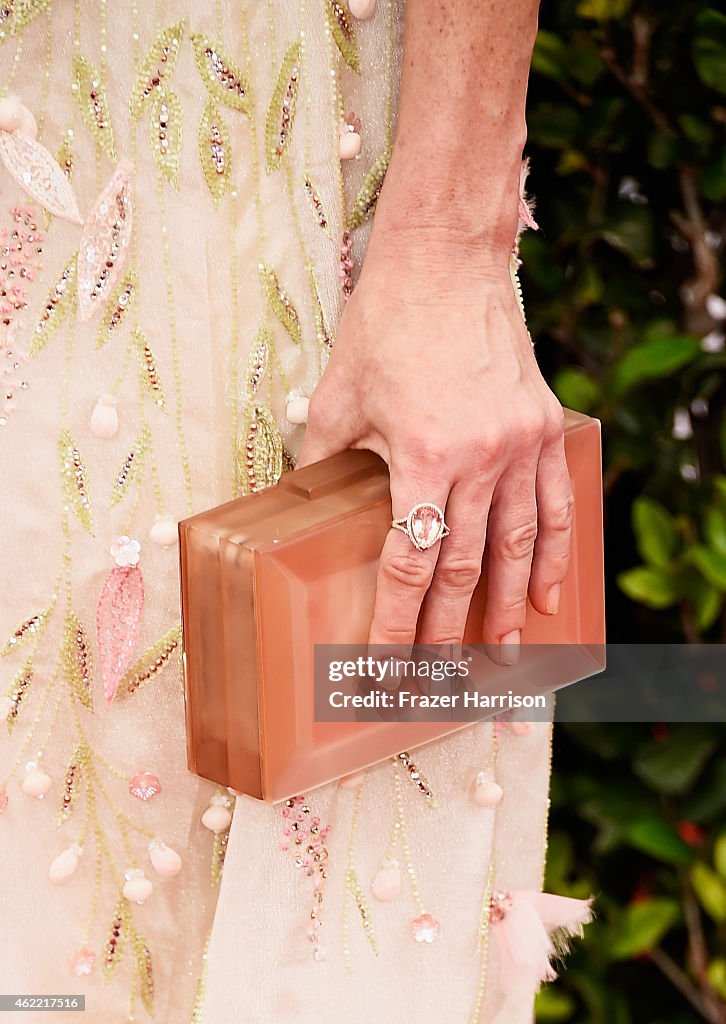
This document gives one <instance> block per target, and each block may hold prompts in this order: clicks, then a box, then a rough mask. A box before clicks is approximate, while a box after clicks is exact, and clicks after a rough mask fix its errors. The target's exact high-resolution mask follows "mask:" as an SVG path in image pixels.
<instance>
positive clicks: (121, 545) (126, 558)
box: [109, 534, 141, 567]
mask: <svg viewBox="0 0 726 1024" xmlns="http://www.w3.org/2000/svg"><path fill="white" fill-rule="evenodd" d="M109 551H110V552H111V557H112V558H113V560H114V562H115V563H116V565H118V566H121V567H123V566H129V565H138V564H139V558H140V557H141V545H140V544H139V542H138V541H137V540H133V539H132V538H131V537H127V536H126V535H125V534H124V535H123V536H121V537H117V538H116V540H115V541H114V542H113V544H112V545H111V547H110V548H109Z"/></svg>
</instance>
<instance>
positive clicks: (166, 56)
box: [129, 21, 184, 121]
mask: <svg viewBox="0 0 726 1024" xmlns="http://www.w3.org/2000/svg"><path fill="white" fill-rule="evenodd" d="M183 35H184V22H183V21H178V22H177V23H176V25H170V26H169V28H165V29H163V30H162V31H161V32H159V34H158V35H157V37H156V39H155V40H154V42H153V43H152V44H151V47H150V49H149V51H148V53H147V54H146V56H145V57H144V62H143V64H142V65H141V69H140V70H139V73H138V75H137V77H136V81H135V82H134V86H133V89H132V90H131V101H130V104H129V109H130V112H131V120H132V121H138V120H139V119H140V118H141V115H142V114H143V113H144V111H145V110H146V107H147V105H148V103H149V99H150V97H151V96H152V95H153V94H154V93H155V92H156V90H157V89H159V88H160V87H161V86H162V84H164V83H165V81H166V80H167V79H169V78H171V76H172V74H173V72H174V68H175V67H176V62H177V57H178V56H179V47H180V45H181V41H182V36H183Z"/></svg>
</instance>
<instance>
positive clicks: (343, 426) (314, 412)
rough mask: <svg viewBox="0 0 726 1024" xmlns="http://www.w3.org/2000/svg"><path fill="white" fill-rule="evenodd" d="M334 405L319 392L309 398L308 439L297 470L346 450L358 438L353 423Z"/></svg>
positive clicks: (302, 449)
mask: <svg viewBox="0 0 726 1024" xmlns="http://www.w3.org/2000/svg"><path fill="white" fill-rule="evenodd" d="M333 405H334V403H333V402H331V401H329V400H327V399H326V398H325V397H324V396H323V395H322V394H319V393H318V392H317V391H316V392H315V393H314V394H313V396H312V398H311V399H310V405H309V406H308V422H307V428H306V430H305V438H304V439H303V443H302V446H301V448H300V454H299V456H298V460H297V466H298V469H302V467H303V466H310V465H311V464H312V463H313V462H320V461H322V459H327V458H329V457H330V456H331V455H337V454H338V452H342V451H345V450H346V448H349V447H350V446H351V444H352V443H353V441H354V440H355V432H354V430H353V426H352V424H351V423H350V422H346V420H345V419H343V418H342V417H340V416H339V415H338V414H336V412H335V410H334V408H333Z"/></svg>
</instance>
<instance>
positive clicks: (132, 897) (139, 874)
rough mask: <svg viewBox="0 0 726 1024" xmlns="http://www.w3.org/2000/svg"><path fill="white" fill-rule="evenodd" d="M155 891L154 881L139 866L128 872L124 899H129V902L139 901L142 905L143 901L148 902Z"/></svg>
mask: <svg viewBox="0 0 726 1024" xmlns="http://www.w3.org/2000/svg"><path fill="white" fill-rule="evenodd" d="M153 891H154V886H153V883H152V882H150V881H149V879H148V878H146V877H145V876H144V872H143V871H141V870H140V869H139V868H135V869H133V870H130V871H127V872H126V882H125V883H124V887H123V890H122V892H123V895H124V899H127V900H128V901H129V903H138V904H139V906H140V905H141V904H142V903H146V901H147V900H148V898H149V896H151V894H152V892H153Z"/></svg>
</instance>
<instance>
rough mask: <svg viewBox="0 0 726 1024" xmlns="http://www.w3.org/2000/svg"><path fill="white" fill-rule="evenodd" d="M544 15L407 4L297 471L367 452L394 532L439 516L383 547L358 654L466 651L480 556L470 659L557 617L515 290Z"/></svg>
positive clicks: (535, 389) (506, 7)
mask: <svg viewBox="0 0 726 1024" xmlns="http://www.w3.org/2000/svg"><path fill="white" fill-rule="evenodd" d="M537 6H538V5H537V3H536V2H533V0H483V2H480V3H469V4H464V3H461V0H440V2H438V3H433V0H407V3H406V21H405V29H404V54H403V72H402V80H401V96H400V106H399V121H398V130H397V136H396V142H395V146H394V151H393V156H392V159H391V163H390V166H389V169H388V173H387V175H386V179H385V183H384V185H383V189H382V191H381V196H380V199H379V201H378V205H377V209H376V213H375V219H374V224H373V228H372V231H371V237H370V241H369V245H368V250H367V253H366V257H365V261H364V264H363V268H362V271H361V275H360V278H359V281H358V283H357V285H356V288H355V290H354V292H353V294H352V296H351V298H350V299H349V301H348V303H347V306H346V309H345V312H344V314H343V317H342V319H341V321H340V325H339V328H338V332H337V335H336V340H335V345H334V348H333V352H332V355H331V358H330V361H329V363H328V366H327V368H326V370H325V373H324V374H323V377H322V379H321V381H320V383H319V385H318V387H317V388H316V390H315V393H314V394H313V396H312V399H311V403H310V410H309V418H308V428H307V434H306V438H305V442H304V445H303V448H302V452H301V459H300V463H301V465H307V464H309V463H311V462H316V461H318V460H320V459H323V458H326V457H328V456H330V455H333V454H335V453H336V452H339V451H341V450H343V449H345V448H349V447H350V448H367V449H370V450H372V451H374V452H377V453H378V454H379V455H380V456H381V457H382V458H383V459H384V460H385V461H386V462H387V463H388V466H389V467H390V474H391V500H392V511H393V517H394V518H400V517H405V516H406V515H407V513H408V511H409V510H410V508H411V507H412V506H413V505H415V504H417V503H419V502H421V501H433V502H435V503H436V504H437V505H438V506H439V507H440V508H443V509H445V513H446V522H447V524H448V525H449V526H450V528H451V535H450V536H449V537H447V538H444V539H443V540H442V541H441V542H439V543H437V544H436V545H434V547H433V548H430V549H429V550H427V551H423V552H419V551H417V550H416V549H415V548H414V547H413V545H412V544H411V542H410V541H409V540H408V538H407V537H406V536H405V535H404V534H403V533H401V532H400V531H398V530H391V531H390V533H389V535H388V537H387V539H386V542H385V545H384V548H383V552H382V556H381V562H380V567H379V573H378V581H377V591H376V602H375V610H374V615H373V622H372V625H371V630H370V638H369V640H370V643H380V644H397V645H401V646H403V647H407V646H408V645H410V644H411V643H413V642H414V639H417V640H418V642H420V643H448V644H459V643H461V640H462V637H463V631H464V625H465V622H466V617H467V612H468V608H469V604H470V600H471V595H472V592H473V590H474V587H475V586H476V583H477V581H478V579H479V576H480V573H481V567H482V559H483V557H484V555H485V552H486V564H487V573H488V576H487V605H486V615H485V622H484V635H483V637H482V641H483V642H484V643H486V644H488V645H491V646H490V648H489V650H490V651H491V652H492V656H493V657H494V659H495V660H497V661H500V662H502V663H505V664H512V663H513V662H514V661H516V659H517V657H518V653H519V643H520V633H521V629H522V627H523V626H524V620H525V613H526V601H527V595H529V599H530V600H531V602H532V604H533V605H534V607H535V608H536V609H537V610H538V611H540V612H542V613H543V614H550V615H551V614H556V612H557V609H558V601H559V587H560V584H561V582H562V580H563V578H564V575H565V572H566V570H567V564H568V559H569V551H570V531H571V523H572V512H573V503H572V491H571V487H570V480H569V475H568V472H567V466H566V463H565V457H564V443H563V414H562V408H561V406H560V404H559V402H558V401H557V399H556V398H555V396H554V395H553V394H552V392H551V391H550V389H549V388H548V387H547V385H546V383H545V381H544V380H543V378H542V375H541V374H540V372H539V369H538V367H537V363H536V360H535V357H534V354H533V350H532V346H531V344H530V340H529V336H528V333H527V330H526V328H525V326H524V323H523V321H522V317H521V314H520V312H519V308H518V306H517V303H516V299H515V296H514V292H513V289H512V284H511V280H510V276H509V256H510V252H511V250H512V245H513V243H514V239H515V236H516V230H517V221H518V194H519V193H518V189H519V172H520V163H521V158H522V150H523V147H524V142H525V139H526V126H525V117H524V111H525V99H526V89H527V78H528V74H529V65H530V60H531V55H532V48H533V45H534V39H535V36H536V32H537ZM417 630H418V632H417Z"/></svg>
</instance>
